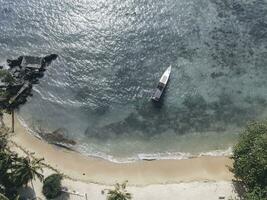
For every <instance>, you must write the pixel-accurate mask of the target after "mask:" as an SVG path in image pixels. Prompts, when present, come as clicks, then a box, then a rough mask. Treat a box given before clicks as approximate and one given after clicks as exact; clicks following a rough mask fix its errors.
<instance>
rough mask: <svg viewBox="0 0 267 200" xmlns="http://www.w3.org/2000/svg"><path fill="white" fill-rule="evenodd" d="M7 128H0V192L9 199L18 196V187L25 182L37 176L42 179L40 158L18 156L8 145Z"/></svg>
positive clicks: (24, 184) (25, 183) (22, 185)
mask: <svg viewBox="0 0 267 200" xmlns="http://www.w3.org/2000/svg"><path fill="white" fill-rule="evenodd" d="M7 133H8V130H7V129H5V128H1V130H0V194H1V198H4V197H3V195H5V196H6V197H7V198H9V199H14V198H16V197H17V196H18V192H17V190H18V188H20V187H24V186H27V184H28V183H29V182H30V181H32V179H35V177H37V178H38V179H40V180H41V181H42V180H43V175H42V174H41V172H42V166H43V164H42V160H43V159H31V158H29V157H20V156H18V154H17V153H15V152H13V151H11V150H10V148H9V147H8V145H7V144H8V134H7Z"/></svg>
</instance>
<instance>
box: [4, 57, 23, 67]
mask: <svg viewBox="0 0 267 200" xmlns="http://www.w3.org/2000/svg"><path fill="white" fill-rule="evenodd" d="M22 59H23V56H20V57H18V59H15V60H10V59H7V64H8V66H9V67H11V68H13V67H16V66H20V65H21V62H22Z"/></svg>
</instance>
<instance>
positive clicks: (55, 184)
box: [43, 174, 63, 199]
mask: <svg viewBox="0 0 267 200" xmlns="http://www.w3.org/2000/svg"><path fill="white" fill-rule="evenodd" d="M62 178H63V177H62V175H61V174H52V175H50V176H48V177H47V178H46V179H45V180H44V185H43V194H44V196H45V197H46V198H47V199H53V198H56V197H58V196H59V195H60V194H61V180H62Z"/></svg>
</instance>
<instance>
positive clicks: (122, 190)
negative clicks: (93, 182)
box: [102, 181, 132, 200]
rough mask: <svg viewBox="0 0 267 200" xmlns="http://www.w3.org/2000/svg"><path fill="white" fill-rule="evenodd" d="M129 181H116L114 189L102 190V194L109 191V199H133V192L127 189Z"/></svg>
mask: <svg viewBox="0 0 267 200" xmlns="http://www.w3.org/2000/svg"><path fill="white" fill-rule="evenodd" d="M126 185H127V181H125V182H123V183H122V184H119V183H116V184H115V187H114V189H105V190H102V194H105V192H106V191H107V200H131V199H132V195H131V193H129V192H127V190H126Z"/></svg>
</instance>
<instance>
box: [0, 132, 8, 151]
mask: <svg viewBox="0 0 267 200" xmlns="http://www.w3.org/2000/svg"><path fill="white" fill-rule="evenodd" d="M7 141H8V129H6V128H0V151H1V150H4V149H5V148H6V147H7Z"/></svg>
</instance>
